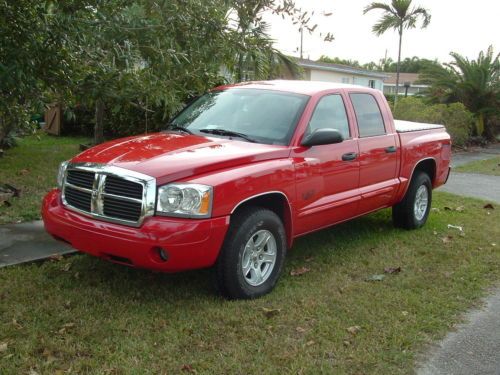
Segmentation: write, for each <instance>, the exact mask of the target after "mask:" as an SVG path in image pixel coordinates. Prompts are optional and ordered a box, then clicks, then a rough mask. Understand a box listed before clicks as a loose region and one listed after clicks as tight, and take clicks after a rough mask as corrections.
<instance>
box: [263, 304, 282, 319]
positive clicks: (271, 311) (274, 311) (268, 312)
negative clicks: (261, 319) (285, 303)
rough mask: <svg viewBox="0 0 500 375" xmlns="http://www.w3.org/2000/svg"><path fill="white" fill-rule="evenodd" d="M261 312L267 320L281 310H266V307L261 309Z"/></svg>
mask: <svg viewBox="0 0 500 375" xmlns="http://www.w3.org/2000/svg"><path fill="white" fill-rule="evenodd" d="M262 312H263V313H264V315H265V317H266V318H268V319H269V318H272V317H274V316H276V315H278V314H279V313H280V312H281V309H268V308H267V307H263V308H262Z"/></svg>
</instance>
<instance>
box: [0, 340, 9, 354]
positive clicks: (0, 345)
mask: <svg viewBox="0 0 500 375" xmlns="http://www.w3.org/2000/svg"><path fill="white" fill-rule="evenodd" d="M8 348H9V345H8V344H7V343H6V342H0V353H3V352H6V351H7V349H8Z"/></svg>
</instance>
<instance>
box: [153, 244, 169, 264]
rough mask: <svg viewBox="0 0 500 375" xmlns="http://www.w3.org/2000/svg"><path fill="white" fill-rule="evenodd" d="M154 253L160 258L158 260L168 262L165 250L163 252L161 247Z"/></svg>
mask: <svg viewBox="0 0 500 375" xmlns="http://www.w3.org/2000/svg"><path fill="white" fill-rule="evenodd" d="M156 251H157V252H158V256H159V257H160V259H161V260H162V261H163V262H166V261H167V260H168V253H167V250H165V249H163V248H161V247H158V248H157V250H156Z"/></svg>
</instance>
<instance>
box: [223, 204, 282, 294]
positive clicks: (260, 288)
mask: <svg viewBox="0 0 500 375" xmlns="http://www.w3.org/2000/svg"><path fill="white" fill-rule="evenodd" d="M285 254H286V237H285V229H284V227H283V223H282V221H281V219H280V218H279V217H278V215H276V214H275V213H274V212H272V211H270V210H267V209H264V208H258V207H246V208H243V209H241V210H240V211H238V212H237V213H236V214H235V215H234V217H232V218H231V225H230V227H229V230H228V233H227V235H226V239H225V241H224V244H223V246H222V249H221V253H220V255H219V258H218V260H217V264H216V267H215V271H216V282H217V287H218V289H219V291H220V292H221V293H222V294H223V295H224V296H225V297H227V298H230V299H249V298H256V297H260V296H262V295H264V294H266V293H269V292H270V291H271V290H272V289H273V288H274V286H275V285H276V282H277V281H278V278H279V276H280V274H281V270H282V268H283V263H284V260H285Z"/></svg>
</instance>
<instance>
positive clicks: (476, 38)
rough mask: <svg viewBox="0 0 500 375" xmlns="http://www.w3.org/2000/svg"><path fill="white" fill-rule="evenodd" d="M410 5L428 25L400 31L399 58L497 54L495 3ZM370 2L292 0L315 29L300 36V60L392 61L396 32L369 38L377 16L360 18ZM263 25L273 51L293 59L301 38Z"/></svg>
mask: <svg viewBox="0 0 500 375" xmlns="http://www.w3.org/2000/svg"><path fill="white" fill-rule="evenodd" d="M378 1H380V0H378ZM385 1H386V2H387V1H388V0H385ZM413 2H414V3H415V4H418V5H421V6H423V7H424V8H426V9H428V10H429V12H430V13H431V15H432V20H431V23H430V25H429V26H428V27H427V28H426V29H420V28H417V29H412V30H406V31H405V34H404V35H403V51H402V58H405V57H412V56H419V57H422V58H428V59H435V58H437V59H438V60H439V61H441V62H447V61H450V57H449V53H450V52H451V51H455V52H458V53H460V54H462V55H464V56H466V57H469V58H476V57H477V55H478V53H479V51H481V50H486V49H487V48H488V46H489V45H490V44H492V45H493V47H494V50H495V53H498V52H500V51H499V48H500V0H474V1H463V0H413ZM369 3H371V1H369V0H296V4H297V5H298V6H299V7H301V8H302V9H303V10H308V11H314V12H315V14H314V17H313V20H312V21H311V22H312V23H313V24H318V28H317V30H316V31H315V33H314V34H312V35H309V34H308V33H304V49H303V51H304V58H311V59H313V60H316V59H318V58H319V57H320V56H321V55H328V56H331V57H335V56H337V57H340V58H345V59H354V60H358V61H359V62H360V63H365V62H369V61H376V62H378V61H379V60H380V59H381V58H383V57H384V55H385V53H386V50H387V56H388V57H391V58H393V59H394V60H397V47H398V36H397V33H396V32H393V31H388V32H387V33H386V34H384V35H382V36H380V37H376V36H375V35H374V34H373V33H372V31H371V28H372V25H373V24H374V23H375V22H376V21H377V19H378V18H379V17H380V15H381V12H380V11H372V12H370V13H368V14H366V15H363V9H364V7H365V6H366V5H367V4H369ZM330 12H332V13H333V14H332V15H331V16H330V17H324V16H322V15H321V14H322V13H330ZM266 20H267V21H268V22H270V23H271V36H272V37H273V38H274V39H275V40H276V47H277V48H278V49H280V50H281V51H283V52H285V53H287V54H290V55H294V56H298V55H299V52H298V48H299V46H300V34H299V32H298V30H297V28H296V26H294V25H292V23H291V21H290V20H282V19H281V17H277V16H267V17H266ZM320 32H321V33H327V32H331V33H332V34H333V35H334V37H335V40H334V41H333V42H324V41H323V38H322V37H321V36H320V35H319V34H320Z"/></svg>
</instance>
